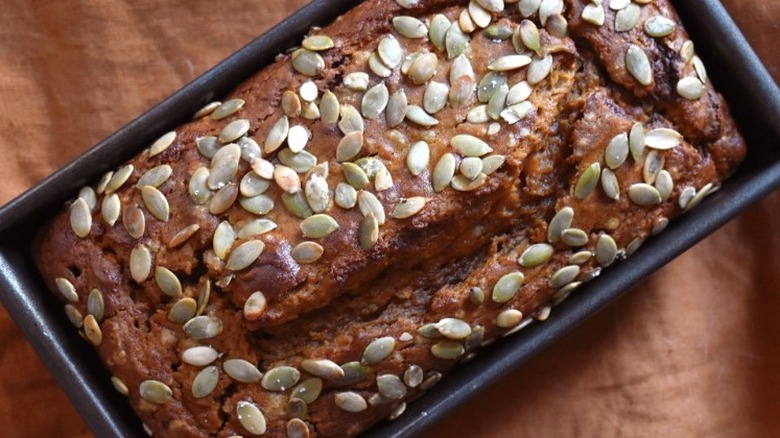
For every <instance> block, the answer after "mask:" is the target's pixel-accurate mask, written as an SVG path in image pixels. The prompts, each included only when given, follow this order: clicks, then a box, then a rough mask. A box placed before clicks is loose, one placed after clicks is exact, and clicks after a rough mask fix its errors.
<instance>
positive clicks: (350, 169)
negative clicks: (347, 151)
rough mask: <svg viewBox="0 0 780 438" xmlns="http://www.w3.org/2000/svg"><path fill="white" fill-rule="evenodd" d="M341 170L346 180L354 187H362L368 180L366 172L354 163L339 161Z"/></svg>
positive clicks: (364, 186) (365, 185) (366, 184)
mask: <svg viewBox="0 0 780 438" xmlns="http://www.w3.org/2000/svg"><path fill="white" fill-rule="evenodd" d="M341 171H342V172H343V173H344V177H345V178H346V179H347V182H348V183H349V184H350V185H351V186H352V187H354V188H356V189H364V188H366V187H367V186H368V184H369V182H370V181H369V179H368V175H366V172H365V171H364V170H363V169H361V168H360V166H358V165H357V164H355V163H348V162H347V163H341Z"/></svg>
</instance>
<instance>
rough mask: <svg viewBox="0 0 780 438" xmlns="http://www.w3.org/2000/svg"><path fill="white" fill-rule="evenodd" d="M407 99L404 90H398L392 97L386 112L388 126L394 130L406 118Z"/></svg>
mask: <svg viewBox="0 0 780 438" xmlns="http://www.w3.org/2000/svg"><path fill="white" fill-rule="evenodd" d="M406 108H407V99H406V93H405V92H404V90H398V91H396V92H395V93H393V95H392V96H390V99H389V101H388V103H387V108H386V110H385V120H386V121H387V126H388V127H390V128H394V127H396V126H398V125H400V124H401V123H402V122H403V121H404V119H405V118H406Z"/></svg>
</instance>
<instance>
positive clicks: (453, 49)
mask: <svg viewBox="0 0 780 438" xmlns="http://www.w3.org/2000/svg"><path fill="white" fill-rule="evenodd" d="M469 41H470V38H469V36H468V35H466V34H465V33H463V31H462V30H461V29H460V26H450V28H449V29H447V33H446V35H445V37H444V47H445V48H446V49H447V59H452V58H454V57H456V56H458V55H460V54H462V53H463V52H465V51H466V48H467V47H468V46H469Z"/></svg>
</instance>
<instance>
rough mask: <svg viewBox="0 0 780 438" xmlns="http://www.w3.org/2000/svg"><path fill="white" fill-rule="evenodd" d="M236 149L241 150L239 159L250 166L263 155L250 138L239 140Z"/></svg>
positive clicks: (258, 146) (257, 145)
mask: <svg viewBox="0 0 780 438" xmlns="http://www.w3.org/2000/svg"><path fill="white" fill-rule="evenodd" d="M238 147H240V148H241V159H242V160H244V161H246V162H247V163H250V164H251V163H252V162H253V161H255V160H258V159H261V158H260V157H261V155H263V151H262V150H261V149H260V145H259V144H257V142H256V141H255V140H254V139H253V138H252V137H241V138H239V139H238Z"/></svg>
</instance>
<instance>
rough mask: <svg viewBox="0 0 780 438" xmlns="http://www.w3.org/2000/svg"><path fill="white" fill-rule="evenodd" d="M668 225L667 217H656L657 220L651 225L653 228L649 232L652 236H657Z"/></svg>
mask: <svg viewBox="0 0 780 438" xmlns="http://www.w3.org/2000/svg"><path fill="white" fill-rule="evenodd" d="M667 226H669V219H667V218H665V217H662V218H660V219H658V222H656V224H655V225H653V229H652V231H651V232H650V234H652V235H653V236H657V235H659V234H661V233H663V232H664V230H666V227H667Z"/></svg>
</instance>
